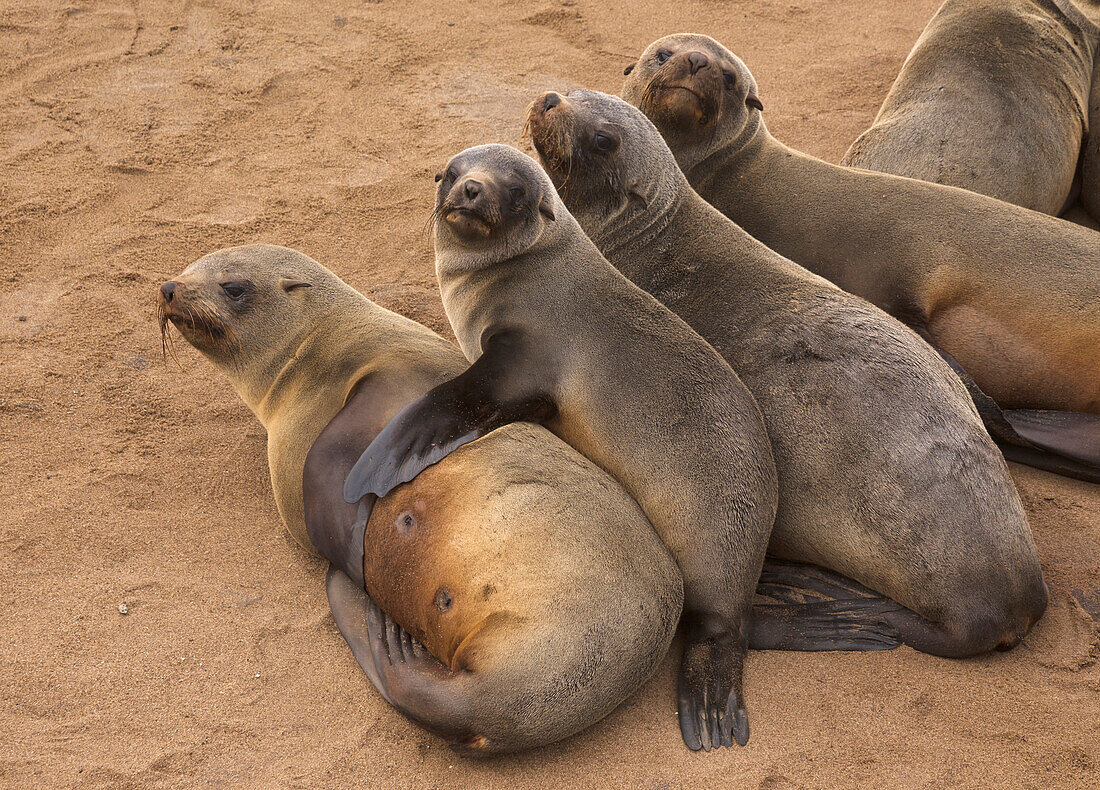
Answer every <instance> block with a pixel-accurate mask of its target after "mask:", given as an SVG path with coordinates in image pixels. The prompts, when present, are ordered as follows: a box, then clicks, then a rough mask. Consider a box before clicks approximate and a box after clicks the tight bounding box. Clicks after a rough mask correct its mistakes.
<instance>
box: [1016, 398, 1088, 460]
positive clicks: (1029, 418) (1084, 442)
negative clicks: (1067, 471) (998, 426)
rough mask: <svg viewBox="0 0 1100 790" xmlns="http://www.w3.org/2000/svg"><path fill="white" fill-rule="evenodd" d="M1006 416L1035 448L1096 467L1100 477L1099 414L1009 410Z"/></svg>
mask: <svg viewBox="0 0 1100 790" xmlns="http://www.w3.org/2000/svg"><path fill="white" fill-rule="evenodd" d="M1004 416H1005V419H1006V420H1007V421H1008V423H1009V424H1010V425H1011V426H1012V427H1013V428H1014V429H1015V430H1016V433H1018V434H1019V435H1020V436H1022V437H1024V438H1025V439H1026V440H1027V441H1029V442H1031V443H1032V444H1033V445H1035V446H1036V447H1038V448H1041V449H1044V450H1050V451H1052V452H1055V453H1058V454H1059V455H1061V456H1064V457H1065V458H1068V459H1070V460H1073V461H1077V462H1080V463H1083V464H1086V465H1088V466H1093V467H1096V473H1097V475H1098V476H1100V414H1084V413H1081V412H1070V411H1038V410H1032V409H1010V410H1007V411H1005V412H1004Z"/></svg>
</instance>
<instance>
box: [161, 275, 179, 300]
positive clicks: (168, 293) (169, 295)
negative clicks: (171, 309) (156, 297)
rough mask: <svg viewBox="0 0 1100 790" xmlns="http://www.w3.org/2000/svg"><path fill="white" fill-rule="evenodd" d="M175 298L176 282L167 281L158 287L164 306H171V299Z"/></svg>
mask: <svg viewBox="0 0 1100 790" xmlns="http://www.w3.org/2000/svg"><path fill="white" fill-rule="evenodd" d="M175 296H176V281H175V280H169V281H168V282H166V283H163V284H161V286H160V298H161V299H162V300H163V301H164V303H165V304H171V303H172V299H174V298H175Z"/></svg>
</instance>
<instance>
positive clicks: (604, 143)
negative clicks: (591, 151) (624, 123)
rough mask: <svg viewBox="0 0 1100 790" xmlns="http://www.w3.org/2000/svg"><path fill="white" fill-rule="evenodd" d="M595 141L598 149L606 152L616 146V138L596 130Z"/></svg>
mask: <svg viewBox="0 0 1100 790" xmlns="http://www.w3.org/2000/svg"><path fill="white" fill-rule="evenodd" d="M595 143H596V150H597V151H599V152H601V153H604V154H606V153H607V152H608V151H610V150H611V149H612V148H614V147H615V140H614V139H613V138H612V137H610V136H609V135H606V134H604V133H603V132H596V138H595Z"/></svg>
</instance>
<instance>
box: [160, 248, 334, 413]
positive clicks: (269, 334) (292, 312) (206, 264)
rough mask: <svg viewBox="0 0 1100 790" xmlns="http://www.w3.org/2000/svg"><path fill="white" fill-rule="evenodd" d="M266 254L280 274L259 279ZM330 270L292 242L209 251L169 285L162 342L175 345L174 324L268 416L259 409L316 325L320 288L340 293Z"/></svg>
mask: <svg viewBox="0 0 1100 790" xmlns="http://www.w3.org/2000/svg"><path fill="white" fill-rule="evenodd" d="M258 255H262V256H263V257H264V259H265V260H266V261H267V262H268V265H275V266H277V267H278V275H277V276H266V274H265V276H263V277H257V276H256V267H255V265H254V260H255V258H256V256H258ZM325 274H328V273H327V272H324V271H323V270H322V269H321V267H320V266H319V265H318V264H316V263H315V262H314V261H312V260H311V259H310V258H307V257H306V256H304V255H301V254H300V253H297V252H294V251H293V250H289V249H286V248H284V247H275V246H270V245H250V246H247V247H233V248H230V249H226V250H220V251H218V252H215V253H211V254H210V255H206V256H204V257H202V258H199V259H198V260H197V261H195V262H194V263H192V264H191V265H190V266H188V267H187V268H186V269H184V270H183V272H181V273H180V274H179V275H177V276H176V277H175V278H174V279H172V280H169V281H167V282H165V283H162V284H161V286H160V290H159V291H158V293H157V314H158V317H159V319H160V327H161V336H162V342H163V343H164V345H165V348H170V345H171V340H170V336H169V335H168V332H167V329H168V324H169V323H171V324H172V325H173V326H175V327H176V329H177V330H179V333H180V334H181V335H183V337H184V339H185V340H187V342H188V343H190V344H191V345H193V346H194V347H195V348H196V349H198V350H199V351H200V352H202V354H203V355H204V356H206V357H207V358H208V359H210V361H211V362H213V363H214V364H215V365H216V366H217V367H218V368H220V369H222V370H224V371H225V372H226V373H227V374H229V378H230V380H231V382H232V383H233V386H234V387H235V388H236V389H237V391H238V392H239V393H240V394H241V396H242V397H243V398H244V400H245V402H246V403H247V404H248V406H249V408H250V409H252V411H253V412H256V413H257V415H258V416H259V417H260V419H261V420H263V415H262V414H260V413H259V411H258V409H259V408H260V405H261V403H262V402H263V400H264V397H265V396H266V394H267V392H268V390H269V389H270V387H271V385H272V384H273V383H274V381H275V377H276V376H277V375H278V373H279V371H280V370H281V369H282V368H283V365H284V363H285V362H286V349H287V348H288V347H289V346H290V344H292V343H301V342H302V340H303V339H304V335H305V334H306V333H308V331H309V330H310V329H311V328H313V327H314V326H315V324H316V321H315V314H316V308H315V307H311V306H309V305H307V301H308V300H309V299H310V297H314V298H316V296H317V294H316V292H315V291H325V292H330V291H332V290H333V287H332V286H333V284H331V283H327V282H325V281H326V280H328V279H333V280H334V279H335V278H334V277H332V276H331V275H330V274H329V275H328V277H325V276H324V275H325ZM315 286H316V288H315ZM307 316H310V318H309V320H306V317H307Z"/></svg>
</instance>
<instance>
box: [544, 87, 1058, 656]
mask: <svg viewBox="0 0 1100 790" xmlns="http://www.w3.org/2000/svg"><path fill="white" fill-rule="evenodd" d="M528 128H529V129H530V133H531V139H532V141H533V143H534V145H535V148H536V150H537V151H538V152H539V156H540V159H541V161H542V162H543V164H544V166H545V167H546V168H547V170H548V172H549V173H550V175H551V178H552V179H553V180H554V182H555V184H556V185H557V186H558V187H559V190H560V192H561V195H562V198H563V200H564V201H565V203H566V205H567V207H569V209H570V211H571V212H572V213H573V214H574V216H575V217H576V218H577V220H578V222H580V224H581V226H582V228H583V229H584V230H585V231H586V232H587V233H588V235H589V237H590V238H591V239H592V241H593V242H594V243H595V244H596V245H597V247H599V248H600V250H601V251H602V252H603V253H604V254H605V255H606V257H607V259H608V260H609V261H610V262H611V263H612V264H614V265H615V266H617V267H618V268H619V269H620V270H621V271H622V272H623V273H624V274H626V275H627V276H628V277H629V278H630V279H631V280H632V281H634V282H635V283H637V284H638V285H639V286H641V287H642V288H645V289H646V290H648V291H650V292H651V293H653V294H654V295H655V296H657V297H658V298H659V299H660V300H661V301H662V302H663V303H664V304H665V305H666V306H668V307H669V308H670V309H672V310H673V311H675V312H676V313H677V314H678V315H680V316H681V317H682V318H684V320H685V321H687V322H688V323H689V324H690V325H691V326H692V327H693V328H694V329H696V330H697V331H698V332H699V333H700V334H701V335H702V336H703V337H704V338H706V339H707V340H708V341H709V342H710V343H711V344H712V345H713V346H714V347H715V349H717V350H718V351H719V352H720V353H721V354H722V356H723V357H725V358H726V360H727V361H728V362H729V363H730V365H731V366H732V367H733V368H734V369H735V370H737V371H738V373H739V374H740V376H741V377H742V379H743V380H744V381H745V383H746V384H747V385H748V387H749V389H750V390H751V391H752V393H753V395H754V396H755V398H756V400H757V403H758V404H759V405H760V408H761V410H762V412H763V414H764V420H765V423H766V425H767V428H768V435H769V436H770V437H771V441H772V447H773V449H774V453H775V460H776V467H777V470H778V475H779V492H780V493H779V511H778V513H777V515H776V521H775V527H774V529H773V530H772V535H771V541H770V545H769V553H770V554H772V555H775V556H777V557H782V558H786V559H792V560H798V561H801V562H804V563H813V564H815V565H819V566H824V567H826V568H829V569H831V570H834V571H838V572H840V573H842V574H843V575H845V576H847V577H850V578H852V579H855V580H857V581H859V582H860V583H861V584H863V585H866V586H867V587H869V588H871V589H873V590H875V591H878V592H880V593H883V594H885V595H886V596H888V597H889V598H890V599H891V600H893V601H895V602H897V603H900V604H902V605H903V606H904V607H905V608H904V609H901V608H900V607H898V608H897V609H896V610H893V611H890V610H884V609H883V608H882V607H873V606H870V605H866V604H865V603H864V602H863V601H861V602H860V607H862V608H857V609H856V610H854V611H853V610H847V611H845V617H844V618H843V619H842V618H840V617H839V616H834V617H833V619H832V620H831V621H827V622H829V623H830V626H831V627H830V628H820V629H815V628H811V627H805V628H799V627H793V628H791V629H790V630H789V631H788V630H785V629H782V628H780V627H779V626H778V625H777V624H776V623H775V622H773V621H772V620H770V619H768V618H767V617H765V618H763V619H762V618H757V620H756V622H755V623H754V637H755V639H754V646H757V645H759V646H762V647H772V648H775V647H779V648H792V647H795V648H798V649H814V646H815V644H816V645H818V649H821V648H822V646H824V647H825V648H826V649H836V648H838V647H844V648H851V649H859V648H860V646H861V645H865V643H864V642H861V641H860V640H861V638H863V637H866V636H867V635H868V634H869V633H879V634H881V635H882V636H883V637H884V638H890V639H893V638H899V637H900V639H901V640H902V641H904V642H905V643H907V644H909V645H911V646H913V647H916V648H917V649H920V650H924V651H927V652H931V653H937V654H940V655H947V656H964V655H971V654H974V653H978V652H982V651H985V650H990V649H992V648H1007V647H1010V646H1012V645H1014V644H1016V643H1017V642H1018V641H1019V640H1020V639H1021V638H1022V637H1023V635H1024V634H1025V633H1026V632H1027V631H1028V629H1029V628H1030V627H1031V625H1032V624H1033V623H1034V622H1035V621H1036V620H1038V618H1039V617H1040V615H1041V614H1042V612H1043V610H1044V607H1045V605H1046V600H1047V596H1046V589H1045V586H1044V584H1043V581H1042V573H1041V570H1040V568H1039V561H1038V557H1037V555H1036V551H1035V546H1034V544H1033V542H1032V539H1031V532H1030V529H1029V528H1028V523H1027V520H1026V516H1025V514H1024V510H1023V507H1022V505H1021V503H1020V500H1019V497H1018V495H1017V493H1016V490H1015V488H1014V486H1013V484H1012V481H1011V479H1010V477H1009V475H1008V470H1007V468H1006V465H1005V462H1004V460H1003V459H1002V458H1001V455H1000V453H999V452H998V451H997V448H996V446H995V445H994V443H993V442H992V440H991V439H990V438H989V436H988V434H987V433H986V431H985V430H984V428H983V426H982V423H981V421H980V420H979V418H978V415H977V413H976V412H975V409H974V406H973V404H972V403H971V401H970V398H969V396H968V395H967V392H966V390H965V388H964V387H963V386H962V384H961V382H960V381H959V379H958V377H957V376H956V375H955V374H954V373H953V372H952V371H951V369H950V368H949V367H948V365H947V364H946V363H945V362H944V361H943V359H941V358H940V356H939V355H938V354H936V352H935V351H934V350H933V349H932V348H931V347H929V346H928V345H927V344H926V343H924V342H923V341H922V340H921V339H920V338H919V337H917V336H916V335H915V334H914V333H913V332H912V331H911V330H909V329H907V328H906V327H905V326H903V325H902V324H901V323H899V322H898V321H897V320H895V319H893V318H891V317H890V316H888V315H886V314H885V313H884V312H882V311H881V310H879V309H878V308H876V307H874V306H873V305H871V304H869V303H868V302H866V301H864V300H863V299H861V298H859V297H856V296H853V295H851V294H848V293H845V292H843V291H841V290H840V289H839V288H837V287H836V286H834V285H832V284H831V283H829V282H827V281H826V280H824V279H822V278H821V277H818V276H815V275H813V274H811V273H810V272H808V271H806V270H805V269H803V268H802V267H800V266H798V265H796V264H794V263H793V262H791V261H789V260H787V259H785V258H783V257H782V256H781V255H779V254H778V253H775V252H773V251H772V250H770V249H768V248H767V247H766V246H764V245H763V244H762V243H760V242H759V241H757V240H756V239H754V238H752V237H751V236H749V235H748V234H747V233H745V232H744V231H743V230H742V229H741V228H739V227H737V226H736V225H735V224H734V223H733V222H731V221H730V220H729V219H727V218H726V217H725V216H723V215H722V214H721V213H719V212H718V211H717V210H716V209H714V208H713V207H711V206H710V205H708V204H707V203H706V202H704V201H703V200H702V198H700V197H699V195H698V194H696V193H695V191H694V190H693V189H692V188H691V186H690V185H689V184H688V182H687V180H686V178H685V177H684V176H683V174H682V173H681V172H680V169H679V167H678V166H677V164H676V160H675V159H674V158H673V155H672V153H671V152H670V151H669V149H668V147H667V146H666V145H665V143H664V141H663V139H662V138H661V135H660V133H659V132H658V131H657V129H656V128H655V127H654V126H653V124H652V123H650V121H649V120H648V119H647V118H646V117H645V115H643V114H642V113H641V112H640V111H639V110H637V109H636V108H634V107H632V106H630V105H629V104H627V103H626V102H624V101H622V100H621V99H618V98H616V97H612V96H608V95H606V94H602V93H596V92H593V91H585V90H574V91H571V92H570V93H568V94H565V95H564V96H561V95H558V94H554V93H551V94H546V95H545V96H543V97H540V98H539V99H537V100H536V101H535V102H533V103H532V105H531V110H530V115H529V120H528ZM844 599H847V593H846V592H845V593H844ZM821 608H822V607H820V605H819V604H817V603H810V604H801V603H800V604H790V605H788V606H786V607H783V608H782V622H783V623H800V622H803V621H808V622H809V623H812V624H819V623H821V622H822V620H821V618H820V614H821ZM764 609H765V610H766V609H767V607H764ZM764 614H765V615H766V614H767V611H765V612H764ZM853 625H854V627H851V626H853ZM849 627H850V631H846V628H849ZM876 646H877V645H876Z"/></svg>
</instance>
